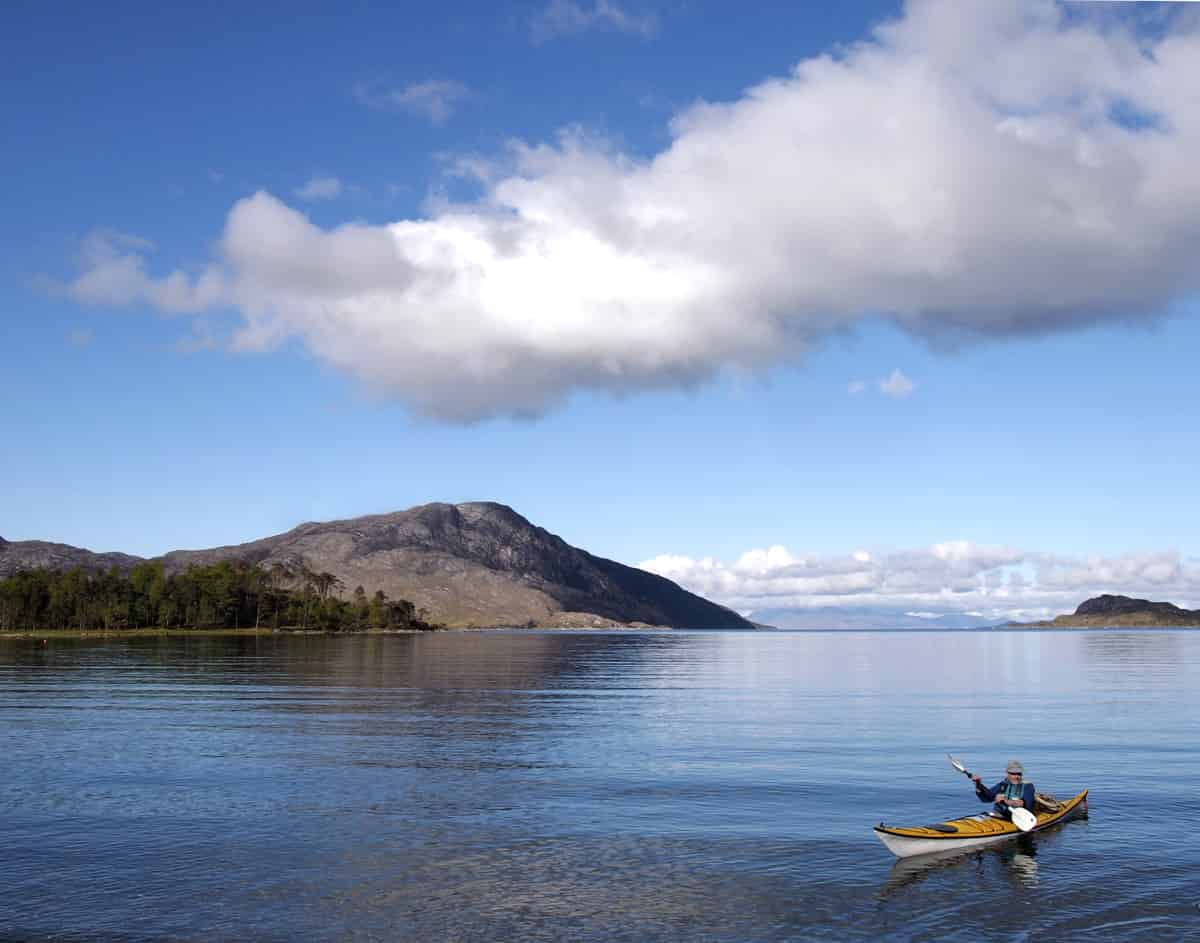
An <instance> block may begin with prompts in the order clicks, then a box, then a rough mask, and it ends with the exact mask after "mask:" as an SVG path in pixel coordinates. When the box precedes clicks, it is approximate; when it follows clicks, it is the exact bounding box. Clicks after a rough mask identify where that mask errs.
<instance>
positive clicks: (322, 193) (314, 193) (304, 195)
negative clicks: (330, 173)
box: [295, 177, 342, 201]
mask: <svg viewBox="0 0 1200 943" xmlns="http://www.w3.org/2000/svg"><path fill="white" fill-rule="evenodd" d="M295 193H296V196H298V197H299V198H300V199H301V200H310V201H311V200H334V199H337V198H338V197H339V196H341V195H342V181H340V180H339V179H338V178H337V177H310V178H309V180H308V182H307V183H306V184H305V185H304V186H302V187H297V188H296V191H295Z"/></svg>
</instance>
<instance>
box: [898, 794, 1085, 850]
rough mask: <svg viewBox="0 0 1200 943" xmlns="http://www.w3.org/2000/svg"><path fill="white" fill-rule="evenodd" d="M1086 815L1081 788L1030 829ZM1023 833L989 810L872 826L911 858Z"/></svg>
mask: <svg viewBox="0 0 1200 943" xmlns="http://www.w3.org/2000/svg"><path fill="white" fill-rule="evenodd" d="M1086 816H1087V790H1086V789H1085V790H1084V791H1083V792H1081V793H1080V794H1079V795H1077V796H1075V798H1073V799H1069V800H1068V801H1066V802H1064V803H1062V806H1061V807H1060V808H1058V809H1056V810H1055V811H1053V812H1039V813H1038V814H1037V825H1035V826H1034V827H1033V829H1032V830H1031V831H1034V832H1041V831H1044V830H1045V829H1048V828H1052V827H1054V826H1055V825H1060V824H1062V823H1063V822H1066V821H1069V820H1070V819H1075V818H1085V817H1086ZM1024 834H1028V833H1026V832H1022V831H1021V830H1020V829H1019V828H1017V826H1016V825H1014V824H1013V823H1012V822H1010V821H1009V820H1008V819H1004V818H1001V817H999V816H997V815H993V814H992V813H990V812H984V813H982V814H980V815H968V816H966V817H965V818H961V819H951V820H950V821H949V822H938V823H937V824H936V825H917V826H913V827H903V826H892V825H884V824H883V823H882V822H880V823H879V824H878V825H876V826H875V835H876V837H878V838H879V840H880V841H881V842H883V843H884V845H886V846H887V849H888V851H890V852H891V853H892V854H894V855H895V856H896V857H897V858H911V857H912V856H913V855H927V854H930V853H932V852H935V851H951V850H953V849H958V848H977V847H979V846H980V845H991V844H994V843H995V842H1002V841H1007V840H1008V839H1010V838H1016V837H1017V836H1019V835H1024Z"/></svg>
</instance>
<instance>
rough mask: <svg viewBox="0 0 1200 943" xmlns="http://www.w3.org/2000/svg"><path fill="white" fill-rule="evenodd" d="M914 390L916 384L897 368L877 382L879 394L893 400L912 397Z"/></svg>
mask: <svg viewBox="0 0 1200 943" xmlns="http://www.w3.org/2000/svg"><path fill="white" fill-rule="evenodd" d="M914 389H916V384H915V383H913V381H912V380H910V379H909V378H908V377H906V376H905V375H904V374H903V373H901V372H900V369H899V368H896V369H895V370H893V371H892V372H891V374H890V375H888V376H886V377H884V378H883V379H882V380H880V381H879V392H881V393H884V394H886V395H887V396H891V397H893V398H895V399H904V398H905V397H906V396H910V395H912V391H913V390H914Z"/></svg>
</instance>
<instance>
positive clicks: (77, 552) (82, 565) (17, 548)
mask: <svg viewBox="0 0 1200 943" xmlns="http://www.w3.org/2000/svg"><path fill="white" fill-rule="evenodd" d="M141 562H142V558H141V557H134V556H130V555H129V554H127V553H93V552H92V551H91V550H83V549H81V548H79V547H72V546H70V545H68V544H53V543H47V542H46V541H44V540H5V539H4V538H3V537H0V579H3V578H4V577H6V576H11V575H12V574H13V573H15V572H17V570H33V569H37V568H38V567H44V568H45V569H47V570H74V569H80V570H87V571H89V572H92V573H98V572H100V571H101V570H108V569H111V568H112V567H114V566H115V567H116V568H117V569H119V570H128V569H129V568H130V567H133V566H136V565H137V564H139V563H141Z"/></svg>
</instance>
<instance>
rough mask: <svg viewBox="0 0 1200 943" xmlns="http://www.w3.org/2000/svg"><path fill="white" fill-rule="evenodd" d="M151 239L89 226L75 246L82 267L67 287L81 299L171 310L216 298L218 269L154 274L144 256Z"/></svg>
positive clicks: (193, 308)
mask: <svg viewBox="0 0 1200 943" xmlns="http://www.w3.org/2000/svg"><path fill="white" fill-rule="evenodd" d="M153 251H154V243H152V242H150V240H148V239H143V238H142V237H140V236H134V235H131V234H129V233H123V232H118V231H116V230H114V229H97V230H93V231H92V232H91V233H89V234H88V236H87V237H86V238H85V239H84V240H83V247H82V249H81V251H80V259H79V261H80V267H81V268H82V270H83V271H82V273H81V274H80V275H79V277H78V278H76V279H75V280H74V281H72V282H71V283H70V284H69V285H67V286H66V289H65V290H66V293H67V294H68V295H69V296H70V297H72V298H74V299H75V300H76V301H81V302H83V303H85V304H103V305H129V304H147V305H150V306H152V307H155V308H158V309H159V310H162V311H167V312H170V313H172V314H194V313H196V312H199V311H203V310H205V309H206V308H209V307H212V306H213V305H215V304H219V303H220V302H221V300H222V299H223V297H224V296H225V291H226V286H225V284H224V277H223V275H222V273H221V272H220V271H219V270H218V269H215V268H212V267H210V268H208V269H206V270H205V271H204V272H203V273H202V274H200V275H199V276H191V275H188V274H187V273H186V272H182V271H179V270H176V271H173V272H171V273H170V274H169V275H166V276H163V277H160V278H153V277H151V276H150V275H149V274H147V272H146V258H147V256H148V255H149V254H150V253H151V252H153Z"/></svg>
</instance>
